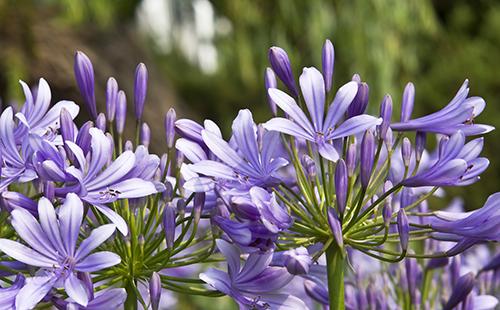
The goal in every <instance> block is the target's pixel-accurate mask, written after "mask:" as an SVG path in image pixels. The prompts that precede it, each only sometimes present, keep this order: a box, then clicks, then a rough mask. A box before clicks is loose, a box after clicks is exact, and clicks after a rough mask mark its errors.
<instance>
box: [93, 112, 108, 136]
mask: <svg viewBox="0 0 500 310" xmlns="http://www.w3.org/2000/svg"><path fill="white" fill-rule="evenodd" d="M95 126H96V127H97V128H99V129H100V130H101V131H102V132H105V131H106V116H104V113H99V115H97V118H96V119H95Z"/></svg>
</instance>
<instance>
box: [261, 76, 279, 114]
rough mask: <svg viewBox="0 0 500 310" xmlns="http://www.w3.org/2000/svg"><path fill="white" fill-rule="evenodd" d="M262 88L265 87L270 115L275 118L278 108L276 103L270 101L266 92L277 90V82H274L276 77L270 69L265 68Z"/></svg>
mask: <svg viewBox="0 0 500 310" xmlns="http://www.w3.org/2000/svg"><path fill="white" fill-rule="evenodd" d="M264 86H265V87H266V94H267V102H268V103H269V108H270V109H271V113H272V114H273V115H274V116H276V115H278V108H277V106H276V103H275V102H274V101H273V100H272V99H271V97H270V96H269V93H268V92H267V90H268V89H269V88H277V87H278V81H276V75H274V71H273V69H271V68H266V73H265V74H264Z"/></svg>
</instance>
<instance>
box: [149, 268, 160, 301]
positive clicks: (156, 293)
mask: <svg viewBox="0 0 500 310" xmlns="http://www.w3.org/2000/svg"><path fill="white" fill-rule="evenodd" d="M160 297H161V279H160V275H159V274H158V273H156V272H153V274H152V275H151V279H150V280H149V298H150V300H151V309H153V310H158V309H159V308H160Z"/></svg>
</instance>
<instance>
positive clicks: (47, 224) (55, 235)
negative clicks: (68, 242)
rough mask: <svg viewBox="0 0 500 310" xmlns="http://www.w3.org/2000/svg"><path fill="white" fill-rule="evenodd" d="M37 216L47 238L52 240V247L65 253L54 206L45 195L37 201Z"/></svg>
mask: <svg viewBox="0 0 500 310" xmlns="http://www.w3.org/2000/svg"><path fill="white" fill-rule="evenodd" d="M38 218H39V219H40V224H41V226H42V229H43V231H44V232H45V234H46V235H47V237H48V238H49V240H50V242H52V245H53V246H54V248H56V249H57V251H59V252H60V253H63V254H66V255H67V253H66V250H65V249H64V245H63V242H62V238H61V233H60V231H59V222H58V221H57V216H56V212H55V210H54V206H52V204H51V203H50V201H49V200H48V199H47V198H45V197H42V198H40V200H39V201H38Z"/></svg>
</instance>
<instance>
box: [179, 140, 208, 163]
mask: <svg viewBox="0 0 500 310" xmlns="http://www.w3.org/2000/svg"><path fill="white" fill-rule="evenodd" d="M175 148H176V149H177V150H178V151H180V152H181V153H182V154H184V157H186V158H187V159H188V160H189V161H190V162H192V163H193V164H195V163H197V162H199V161H202V160H205V159H207V154H206V153H205V151H204V150H203V149H202V148H201V146H200V145H199V144H198V143H196V142H193V141H189V140H188V139H184V138H181V139H178V140H177V141H176V142H175Z"/></svg>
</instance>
